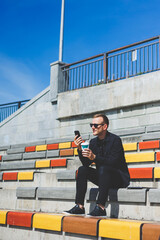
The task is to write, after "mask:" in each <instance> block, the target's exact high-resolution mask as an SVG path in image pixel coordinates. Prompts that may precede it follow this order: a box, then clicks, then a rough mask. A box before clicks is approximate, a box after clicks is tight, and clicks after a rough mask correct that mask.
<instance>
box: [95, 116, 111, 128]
mask: <svg viewBox="0 0 160 240" xmlns="http://www.w3.org/2000/svg"><path fill="white" fill-rule="evenodd" d="M98 117H102V118H103V122H104V123H106V124H107V126H109V119H108V117H107V116H106V115H104V114H102V113H98V114H95V115H94V116H93V118H98Z"/></svg>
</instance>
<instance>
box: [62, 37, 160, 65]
mask: <svg viewBox="0 0 160 240" xmlns="http://www.w3.org/2000/svg"><path fill="white" fill-rule="evenodd" d="M159 38H160V36H155V37H152V38H148V39H145V40H142V41H139V42H136V43H131V44H129V45H126V46H123V47H120V48H115V49H113V50H110V51H108V52H107V54H111V53H114V52H118V51H121V50H123V49H126V48H131V47H134V46H137V45H140V44H143V43H146V42H150V41H154V40H156V39H159ZM104 54H105V53H100V54H97V55H94V56H92V57H88V58H85V59H82V60H80V61H76V62H73V63H69V64H65V65H64V66H62V69H63V68H68V67H70V66H73V65H76V64H79V63H82V62H87V61H89V60H92V59H94V58H98V57H102V56H104Z"/></svg>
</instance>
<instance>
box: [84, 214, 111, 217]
mask: <svg viewBox="0 0 160 240" xmlns="http://www.w3.org/2000/svg"><path fill="white" fill-rule="evenodd" d="M86 217H99V218H100V217H103V218H106V217H107V216H106V215H104V216H92V215H88V214H87V215H86Z"/></svg>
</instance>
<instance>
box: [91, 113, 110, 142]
mask: <svg viewBox="0 0 160 240" xmlns="http://www.w3.org/2000/svg"><path fill="white" fill-rule="evenodd" d="M90 125H91V127H92V131H93V135H94V136H98V137H99V138H100V139H103V138H104V137H105V135H106V132H107V129H108V126H109V120H108V118H107V116H106V115H104V114H96V115H94V116H93V120H92V123H91V124H90Z"/></svg>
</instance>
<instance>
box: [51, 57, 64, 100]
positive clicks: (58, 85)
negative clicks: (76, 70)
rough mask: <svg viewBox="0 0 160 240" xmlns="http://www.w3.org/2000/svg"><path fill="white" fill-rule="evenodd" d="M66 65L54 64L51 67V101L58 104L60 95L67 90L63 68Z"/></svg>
mask: <svg viewBox="0 0 160 240" xmlns="http://www.w3.org/2000/svg"><path fill="white" fill-rule="evenodd" d="M64 65H65V64H64V63H62V62H59V61H57V62H54V63H52V64H51V65H50V66H51V74H50V100H51V102H57V96H58V93H60V92H63V91H64V89H65V80H64V77H63V72H62V66H64Z"/></svg>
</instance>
